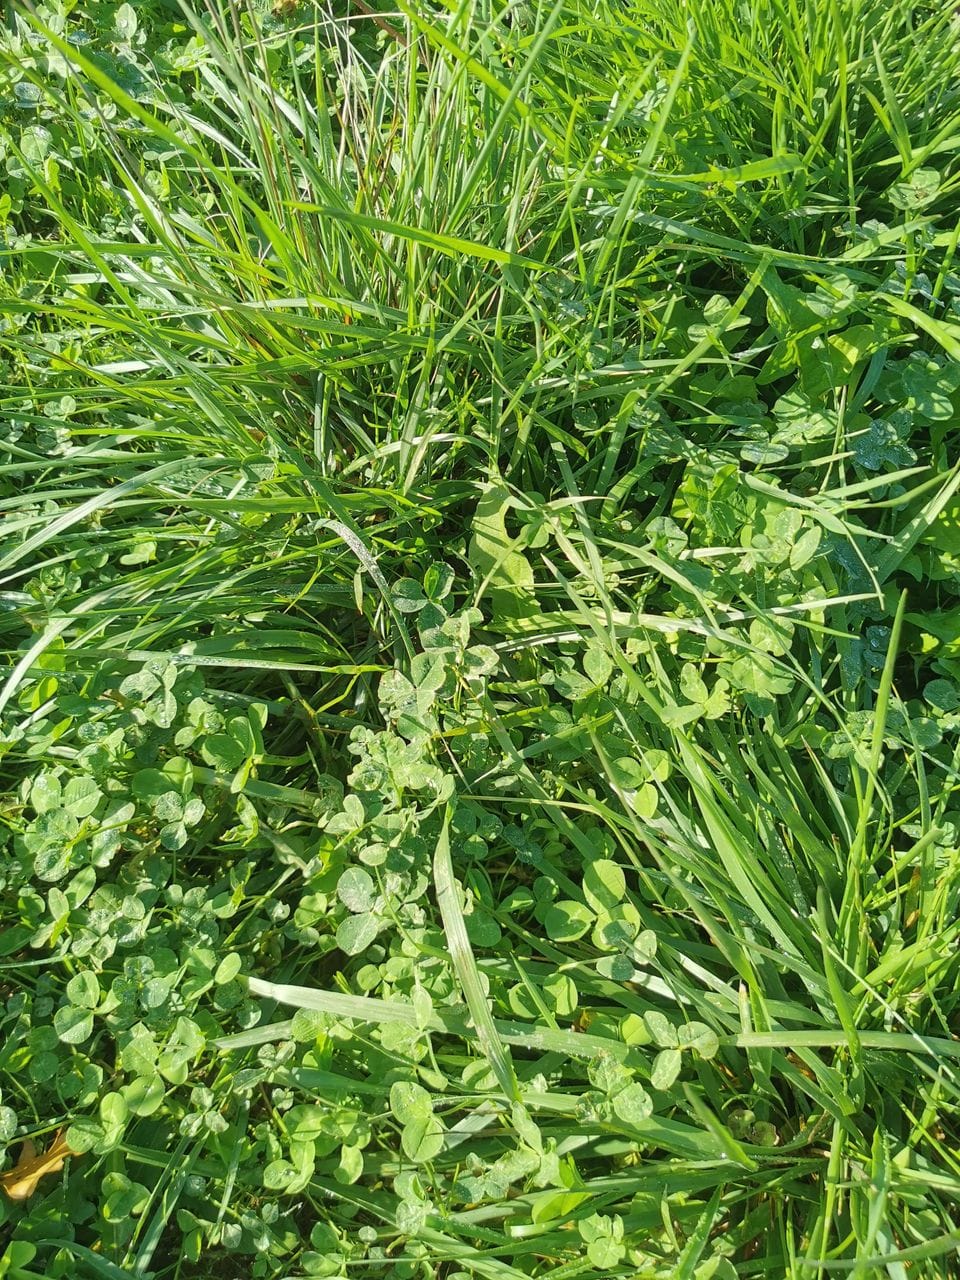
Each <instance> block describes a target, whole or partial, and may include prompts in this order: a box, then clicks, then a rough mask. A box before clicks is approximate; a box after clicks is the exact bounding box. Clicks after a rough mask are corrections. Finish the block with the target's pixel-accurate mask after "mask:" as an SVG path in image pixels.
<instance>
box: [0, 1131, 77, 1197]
mask: <svg viewBox="0 0 960 1280" xmlns="http://www.w3.org/2000/svg"><path fill="white" fill-rule="evenodd" d="M79 1154H80V1153H79V1152H78V1151H74V1150H73V1148H72V1147H70V1146H69V1145H68V1143H67V1140H66V1139H65V1138H64V1136H63V1130H62V1129H60V1130H58V1131H57V1132H56V1133H55V1134H54V1137H53V1142H51V1144H50V1146H49V1147H48V1148H47V1149H46V1151H41V1152H40V1154H39V1155H37V1149H36V1147H35V1146H34V1145H33V1143H32V1142H31V1141H30V1139H29V1138H28V1139H27V1140H26V1141H25V1142H24V1144H23V1146H22V1147H21V1148H20V1158H19V1160H18V1161H17V1163H16V1165H15V1166H14V1167H13V1168H12V1169H8V1170H7V1171H6V1173H0V1187H2V1188H3V1190H4V1191H5V1192H6V1193H7V1195H8V1196H9V1197H10V1199H11V1200H29V1199H30V1197H31V1196H32V1195H33V1193H34V1192H35V1191H36V1189H37V1183H38V1182H39V1181H40V1179H41V1178H43V1177H46V1175H47V1174H48V1173H59V1172H60V1170H61V1169H62V1168H63V1162H64V1160H66V1158H67V1156H75V1155H79Z"/></svg>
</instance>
